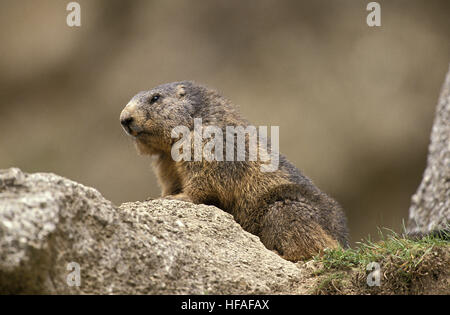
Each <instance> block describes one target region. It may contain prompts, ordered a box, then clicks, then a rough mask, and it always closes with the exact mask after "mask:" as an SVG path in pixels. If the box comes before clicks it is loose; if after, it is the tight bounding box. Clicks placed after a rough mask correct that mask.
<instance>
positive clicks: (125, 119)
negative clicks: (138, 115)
mask: <svg viewBox="0 0 450 315" xmlns="http://www.w3.org/2000/svg"><path fill="white" fill-rule="evenodd" d="M133 120H134V119H133V117H129V116H128V117H123V118H122V119H120V123H121V124H122V126H124V127H125V128H126V127H129V126H130V124H131V123H132V122H133Z"/></svg>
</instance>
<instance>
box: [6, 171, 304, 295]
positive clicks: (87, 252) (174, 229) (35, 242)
mask: <svg viewBox="0 0 450 315" xmlns="http://www.w3.org/2000/svg"><path fill="white" fill-rule="evenodd" d="M72 262H74V263H76V264H78V265H79V267H80V276H81V277H80V280H81V285H80V286H76V280H77V278H76V277H74V274H75V273H76V269H73V268H74V267H76V266H77V265H76V264H75V265H72V264H70V263H72ZM299 279H300V272H299V269H298V268H297V266H296V265H294V264H293V263H291V262H288V261H285V260H283V259H282V258H280V257H279V256H278V255H276V254H275V253H273V252H271V251H268V250H267V249H266V248H265V247H264V245H263V244H262V243H261V242H260V241H259V239H258V238H257V237H256V236H254V235H251V234H249V233H247V232H245V231H244V230H243V229H242V228H241V227H240V226H239V225H238V224H237V223H236V222H235V221H234V220H233V218H232V216H231V215H229V214H227V213H225V212H223V211H222V210H220V209H217V208H215V207H212V206H205V205H194V204H191V203H186V202H181V201H172V200H154V201H148V202H133V203H126V204H123V205H121V206H120V207H116V206H114V205H113V204H112V203H111V202H109V201H107V200H105V199H104V198H103V197H102V196H101V194H100V193H99V192H98V191H97V190H95V189H93V188H89V187H85V186H83V185H81V184H78V183H75V182H73V181H70V180H68V179H65V178H62V177H59V176H56V175H53V174H44V173H37V174H24V173H22V172H21V171H20V170H19V169H15V168H12V169H8V170H0V293H3V294H4V293H50V294H91V293H92V294H187V293H191V294H265V293H289V292H292V291H293V290H294V289H295V287H297V286H298V282H299Z"/></svg>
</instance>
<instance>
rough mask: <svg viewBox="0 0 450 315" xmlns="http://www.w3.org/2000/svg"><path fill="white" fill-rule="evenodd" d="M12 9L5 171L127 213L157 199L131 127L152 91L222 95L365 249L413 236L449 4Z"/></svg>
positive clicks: (1, 119) (134, 4) (4, 85)
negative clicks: (126, 109) (196, 85)
mask: <svg viewBox="0 0 450 315" xmlns="http://www.w3.org/2000/svg"><path fill="white" fill-rule="evenodd" d="M68 2H69V1H62V0H51V1H50V0H47V1H44V0H40V1H31V0H28V1H24V0H20V1H17V0H9V1H5V0H2V1H1V2H0V39H1V47H0V69H1V71H0V168H7V167H11V166H16V167H20V168H22V169H23V170H24V171H27V172H38V171H44V172H54V173H56V174H59V175H62V176H65V177H68V178H70V179H73V180H75V181H78V182H81V183H83V184H85V185H89V186H93V187H96V188H97V189H98V190H99V191H100V192H102V193H103V195H104V196H105V197H106V198H108V199H110V200H112V201H113V202H115V203H116V204H120V203H122V202H125V201H131V200H143V199H146V198H147V197H156V196H158V194H159V188H158V187H157V185H156V181H155V177H154V175H153V173H152V172H151V171H150V161H149V159H148V158H147V157H139V156H138V155H137V154H136V152H135V150H134V147H133V145H132V143H131V142H130V141H129V139H128V138H127V137H126V135H125V134H124V132H123V131H122V129H121V126H120V124H119V113H120V111H121V109H122V107H123V106H124V105H125V104H126V103H127V102H128V100H129V99H130V98H131V97H132V96H133V95H134V94H135V93H136V92H138V91H141V90H146V89H150V88H152V87H154V86H155V85H158V84H161V83H165V82H170V81H178V80H185V79H192V80H196V81H198V82H201V83H205V84H207V85H209V86H212V87H216V88H217V89H219V90H220V91H222V92H223V94H224V95H225V96H226V97H228V98H229V99H231V100H232V101H233V102H234V103H236V104H238V105H239V107H240V108H241V111H242V113H243V114H244V116H246V117H247V118H248V119H249V120H250V121H251V122H252V123H253V124H255V125H278V126H280V138H281V139H280V150H281V152H283V154H284V155H286V156H287V158H288V159H289V160H291V161H292V162H293V163H294V164H295V165H297V166H298V167H299V168H300V169H301V170H302V171H303V172H304V173H305V174H306V175H308V176H309V177H311V178H312V179H313V180H314V182H315V183H316V184H317V185H318V186H319V187H321V188H322V189H323V190H324V191H326V192H327V193H329V194H330V195H332V196H334V197H335V198H336V199H337V200H338V201H339V202H340V203H341V204H342V205H343V207H344V209H345V211H346V213H347V216H348V219H349V226H350V230H351V236H352V241H358V240H360V239H361V238H363V237H366V236H367V235H369V234H371V235H372V236H373V237H375V238H376V234H377V232H376V227H377V226H383V227H388V228H391V229H393V230H395V231H401V226H402V220H403V219H407V214H408V207H409V204H410V197H411V195H412V194H413V193H414V192H415V190H416V188H417V187H418V185H419V183H420V179H421V176H422V172H423V170H424V168H425V163H426V154H427V146H428V141H429V135H430V130H431V125H432V121H433V116H434V110H435V104H436V102H437V99H438V95H439V91H440V87H441V84H442V83H443V80H444V76H445V73H446V71H447V69H448V63H449V60H450V58H449V56H450V41H449V39H450V19H449V15H450V1H447V0H442V1H435V0H431V1H430V0H429V1H425V0H423V1H410V0H408V1H406V0H405V1H395V0H390V1H379V2H380V4H381V11H382V15H381V22H382V26H381V27H379V28H377V27H374V28H369V27H368V26H367V24H366V16H367V14H368V12H367V11H366V5H367V3H368V2H369V1H352V0H348V1H333V0H330V1H317V0H314V1H312V0H311V1H275V0H274V1H264V0H246V1H237V0H236V1H234V0H233V1H230V0H221V1H217V0H195V1H187V0H186V1H163V0H160V1H145V0H142V1H138V0H133V1H121V0H119V1H113V0H102V1H100V0H95V1H93V0H89V1H88V0H84V1H78V2H79V3H80V4H81V9H82V12H81V14H82V15H81V23H82V26H81V27H80V28H70V27H68V26H67V25H66V17H67V14H68V12H67V11H66V5H67V3H68Z"/></svg>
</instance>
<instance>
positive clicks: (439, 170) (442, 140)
mask: <svg viewBox="0 0 450 315" xmlns="http://www.w3.org/2000/svg"><path fill="white" fill-rule="evenodd" d="M449 221H450V71H449V72H448V73H447V78H446V80H445V83H444V85H443V87H442V92H441V96H440V98H439V102H438V105H437V110H436V117H435V120H434V124H433V130H432V132H431V143H430V146H429V152H428V162H427V168H426V170H425V173H424V175H423V179H422V183H421V184H420V186H419V188H418V190H417V192H416V194H415V195H414V196H413V197H412V202H411V207H410V209H409V221H408V227H407V231H408V232H409V233H412V234H414V233H427V232H430V231H433V230H439V229H443V228H448V224H449Z"/></svg>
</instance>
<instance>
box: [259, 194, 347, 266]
mask: <svg viewBox="0 0 450 315" xmlns="http://www.w3.org/2000/svg"><path fill="white" fill-rule="evenodd" d="M316 212H317V210H316V209H314V208H312V207H311V206H310V205H307V204H305V203H302V202H299V201H290V200H288V201H277V202H274V203H272V204H270V205H269V208H268V209H267V212H266V214H265V216H264V217H263V218H262V221H261V232H260V239H261V241H262V243H263V244H264V245H265V246H266V247H267V248H268V249H271V250H276V251H277V252H278V253H279V254H280V256H282V257H283V258H284V259H286V260H290V261H299V260H303V259H308V258H311V257H312V256H314V255H316V254H318V253H320V252H321V251H323V249H325V248H336V247H338V242H337V241H336V240H335V239H333V238H332V237H331V236H330V235H329V234H328V233H327V232H325V230H324V229H323V228H322V227H321V226H320V225H319V223H317V221H316V220H315V213H316Z"/></svg>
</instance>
